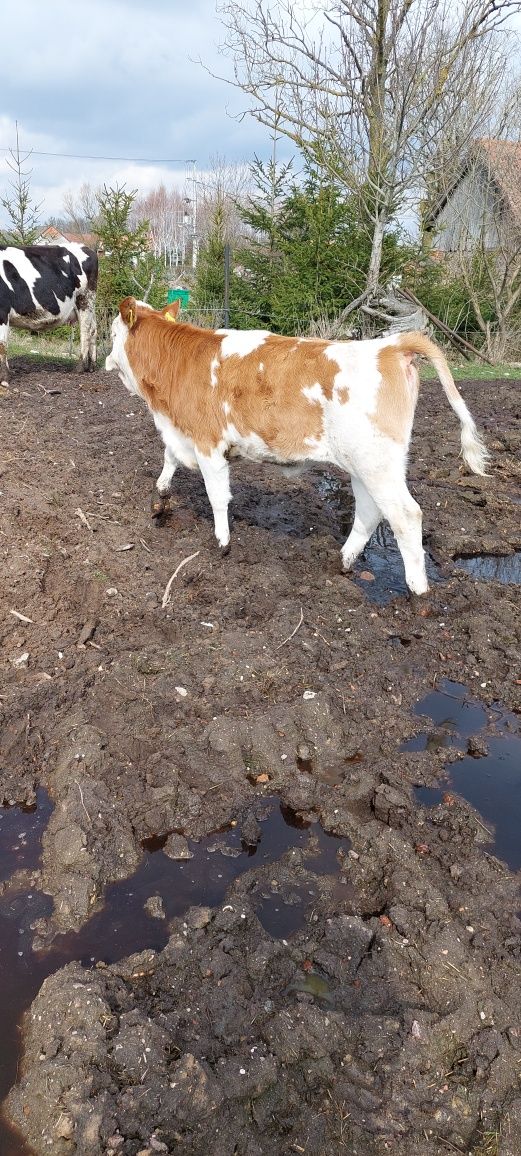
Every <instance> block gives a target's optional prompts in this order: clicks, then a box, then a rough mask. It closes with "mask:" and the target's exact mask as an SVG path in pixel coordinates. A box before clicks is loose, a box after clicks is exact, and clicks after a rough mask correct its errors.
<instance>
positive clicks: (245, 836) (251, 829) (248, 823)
mask: <svg viewBox="0 0 521 1156" xmlns="http://www.w3.org/2000/svg"><path fill="white" fill-rule="evenodd" d="M260 837H261V828H260V823H258V822H257V819H256V818H255V815H254V814H253V811H247V812H246V814H245V816H244V818H243V820H242V823H241V841H242V842H243V843H244V844H245V846H246V847H256V846H257V843H258V842H259V840H260Z"/></svg>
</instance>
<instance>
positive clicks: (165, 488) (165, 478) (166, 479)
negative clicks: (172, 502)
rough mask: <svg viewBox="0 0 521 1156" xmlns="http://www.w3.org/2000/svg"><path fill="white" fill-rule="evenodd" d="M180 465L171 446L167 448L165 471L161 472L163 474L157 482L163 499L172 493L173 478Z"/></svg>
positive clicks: (164, 463) (164, 462) (164, 461)
mask: <svg viewBox="0 0 521 1156" xmlns="http://www.w3.org/2000/svg"><path fill="white" fill-rule="evenodd" d="M178 465H179V462H178V460H177V458H176V456H175V454H174V453H173V451H172V450H171V449H170V446H165V456H164V459H163V469H162V470H161V473H160V475H159V477H158V479H157V482H156V489H157V490H158V492H159V493H160V494H161V497H162V498H164V497H166V495H167V494H169V493H170V486H171V484H172V478H173V476H174V474H175V471H176V469H177V467H178Z"/></svg>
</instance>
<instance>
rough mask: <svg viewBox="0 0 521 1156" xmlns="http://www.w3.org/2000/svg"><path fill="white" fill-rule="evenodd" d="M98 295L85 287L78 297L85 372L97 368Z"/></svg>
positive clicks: (77, 308)
mask: <svg viewBox="0 0 521 1156" xmlns="http://www.w3.org/2000/svg"><path fill="white" fill-rule="evenodd" d="M95 302H96V296H95V294H94V293H93V291H92V289H85V291H84V292H83V293H80V294H78V297H77V298H76V312H77V314H78V322H79V326H80V351H81V363H82V366H83V370H84V372H85V373H88V372H89V370H91V369H95V368H96V308H95Z"/></svg>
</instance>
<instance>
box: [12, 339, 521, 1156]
mask: <svg viewBox="0 0 521 1156" xmlns="http://www.w3.org/2000/svg"><path fill="white" fill-rule="evenodd" d="M12 370H13V371H12V385H11V390H10V393H9V395H8V396H6V397H3V398H2V399H1V400H0V407H1V412H0V490H1V522H0V553H1V560H2V582H1V588H0V608H1V613H0V630H1V642H2V648H1V664H2V665H1V675H2V676H1V686H0V725H1V733H0V800H3V803H4V805H5V806H9V807H11V808H12V807H13V806H14V805H15V804H16V805H17V806H20V805H21V804H25V805H26V806H31V805H34V803H35V801H38V804H39V808H41V807H42V806H45V807H47V810H46V811H41V810H40V811H39V812H38V813H40V814H41V815H44V816H45V823H42V826H43V837H42V852H41V860H40V861H39V863H37V864H36V865H33V867H32V868H31V869H30V870H29V869H28V868H27V867H25V868H23V867H22V868H21V869H19V870H18V871H15V872H14V873H11V875H10V877H9V878H7V879H6V882H5V883H4V884H3V894H2V896H0V900H1V904H3V905H4V906H3V907H1V906H0V912H1V911H2V910H3V909H4V908H6V905H7V906H8V905H9V904H11V907H12V905H13V904H14V903H15V901H16V902H18V905H19V907H20V906H21V907H22V908H23V909H24V910H26V911H30V910H32V908H31V907H30V903H29V899H30V901H31V903H32V902H33V899H34V896H39V897H40V899H41V905H40V907H38V905H37V907H36V917H35V918H31V920H30V922H29V924H28V925H27V926H26V933H27V936H28V937H29V938H30V939H31V940H32V946H31V950H30V958H31V960H34V961H35V962H34V968H36V971H35V972H34V974H35V975H36V974H40V975H41V977H43V975H46V974H48V973H50V972H52V973H53V974H50V975H49V978H47V979H46V980H45V982H44V983H43V986H42V987H41V990H40V991H39V994H38V995H36V991H37V987H38V984H37V983H36V982H34V983H33V988H32V990H31V985H30V984H29V983H28V985H27V991H28V996H27V999H26V1003H29V1000H30V998H32V997H33V996H35V998H34V1000H33V1002H32V1004H31V1007H30V1009H29V1010H28V1011H27V1014H26V1016H25V1019H24V1022H23V1045H24V1051H23V1057H22V1058H21V1059H20V1060H19V1061H18V1058H17V1056H16V1054H15V1052H16V1049H15V1046H14V1044H13V1045H12V1049H11V1050H12V1052H13V1055H12V1056H11V1060H12V1064H13V1070H12V1074H11V1080H12V1079H14V1077H15V1074H17V1077H18V1082H17V1083H16V1084H15V1086H14V1088H13V1090H12V1091H11V1093H10V1095H9V1097H8V1100H7V1102H6V1113H7V1116H8V1118H9V1120H10V1121H11V1124H12V1125H15V1126H16V1127H17V1128H19V1129H20V1131H21V1133H22V1134H23V1136H24V1137H25V1142H26V1144H27V1147H25V1146H24V1143H23V1142H22V1140H21V1138H20V1137H17V1136H16V1135H15V1133H9V1132H8V1130H7V1128H6V1127H5V1128H4V1132H3V1134H2V1135H3V1141H2V1143H3V1144H4V1149H3V1151H4V1153H6V1154H7V1153H9V1154H10V1156H18V1154H19V1153H22V1152H26V1151H27V1152H29V1151H32V1152H35V1153H38V1154H40V1153H47V1152H52V1153H53V1156H54V1154H56V1156H65V1154H69V1153H78V1154H82V1156H83V1154H85V1156H97V1154H98V1153H99V1154H100V1156H101V1154H103V1156H109V1154H114V1156H116V1154H118V1156H137V1154H138V1153H140V1154H141V1156H143V1154H145V1153H146V1154H147V1156H151V1154H152V1153H155V1152H163V1153H174V1152H175V1153H176V1154H177V1153H179V1154H182V1156H185V1154H186V1156H203V1154H204V1156H207V1154H209V1153H211V1154H212V1156H232V1154H234V1153H236V1154H237V1156H278V1154H281V1156H282V1154H284V1156H285V1154H286V1153H287V1154H290V1153H305V1154H306V1156H315V1154H316V1156H319V1154H320V1156H326V1154H328V1156H329V1154H332V1153H335V1154H336V1153H339V1154H342V1153H344V1152H345V1153H349V1154H352V1156H355V1154H356V1156H383V1154H384V1153H390V1152H392V1153H398V1154H399V1156H413V1154H414V1156H441V1154H445V1153H450V1152H464V1153H472V1154H473V1156H519V1154H520V1153H521V1086H520V1083H519V1077H520V1074H521V1067H520V1064H521V1035H520V1031H521V988H520V985H519V978H520V976H519V963H520V955H521V925H520V922H519V919H518V914H517V913H518V909H519V893H518V879H517V878H516V875H515V873H513V872H512V871H511V870H509V866H508V864H507V863H505V862H504V861H503V860H502V859H501V858H499V857H497V855H496V853H495V852H497V850H498V849H497V848H496V847H495V845H494V842H493V835H491V834H490V833H488V832H487V831H486V830H485V829H484V828H485V826H486V824H484V822H483V816H480V815H478V814H477V812H475V811H474V810H473V808H472V807H471V806H470V804H469V803H468V802H466V801H465V800H464V799H462V798H461V797H459V796H457V795H455V794H454V793H453V792H451V791H448V790H444V791H443V794H441V795H440V800H439V801H438V802H437V804H436V806H434V807H432V808H428V807H426V806H425V805H423V804H422V803H421V802H420V798H419V796H418V793H417V791H416V790H415V787H416V786H418V785H423V786H424V787H429V786H433V785H435V784H437V783H439V782H440V778H441V781H442V783H443V776H444V774H445V773H446V772H444V768H446V766H447V763H449V764H450V762H451V761H454V760H459V759H461V757H462V755H463V754H464V753H465V749H466V750H467V751H468V752H469V753H470V754H472V755H474V756H475V758H476V761H478V760H479V757H480V756H482V757H483V756H485V755H486V753H487V749H488V748H487V744H488V743H489V742H490V741H491V736H492V737H493V735H494V733H495V731H497V725H498V719H501V720H502V721H503V723H504V725H505V726H506V728H507V731H508V732H509V733H510V734H511V735H512V736H513V737H512V741H518V740H517V739H516V738H515V736H516V733H518V721H517V720H519V715H520V713H521V664H520V654H521V606H520V601H521V600H520V597H519V586H516V585H513V584H512V585H506V584H500V583H499V582H497V581H481V580H477V579H476V578H475V577H473V576H469V575H468V574H466V573H464V572H460V571H458V570H457V569H455V566H454V562H453V559H454V558H455V557H458V556H461V555H463V556H465V555H466V556H468V555H474V554H478V553H485V554H491V555H497V554H500V555H509V556H512V555H513V554H514V552H515V551H516V550H517V551H518V550H519V549H520V548H521V527H520V508H521V507H520V500H521V459H520V450H521V430H520V423H519V415H520V408H521V383H520V382H519V381H514V380H512V381H497V382H492V381H483V382H468V383H466V384H464V385H463V386H462V392H463V394H464V396H465V398H466V400H467V402H468V404H469V406H470V408H471V410H472V412H473V414H474V416H475V417H476V419H477V420H478V423H479V425H480V427H481V428H482V429H483V430H484V431H485V434H486V438H487V441H488V444H489V446H490V447H491V449H492V451H493V460H492V467H491V476H490V477H489V478H487V479H479V478H474V477H469V476H468V475H466V474H465V473H464V471H463V470H462V468H461V467H460V459H459V458H458V449H459V427H458V423H457V421H456V419H455V416H454V415H453V414H452V412H451V411H450V410H449V408H448V406H447V404H446V401H445V398H444V396H443V394H442V391H441V387H440V386H439V385H438V384H437V383H436V382H428V383H425V384H424V386H423V387H422V395H421V399H420V404H419V409H418V414H417V419H416V426H415V433H414V439H413V445H412V452H411V464H410V478H411V489H412V490H413V493H414V494H415V496H416V497H417V498H418V500H419V502H420V504H421V506H422V508H423V511H424V532H425V542H426V547H427V549H428V551H429V554H430V556H431V559H432V561H431V563H430V569H431V573H432V574H433V576H434V578H435V581H434V582H433V586H432V592H431V594H430V595H429V596H428V597H426V598H425V599H413V600H411V599H410V598H408V597H407V595H406V593H405V588H404V585H403V575H402V571H401V563H400V561H399V558H398V559H397V558H396V553H395V552H393V551H392V549H389V551H388V553H387V554H386V558H387V561H386V563H385V565H383V566H382V565H381V561H382V551H380V554H379V555H377V554H375V553H374V552H373V554H371V552H370V551H369V552H368V554H367V556H366V558H365V560H364V559H362V560H361V562H360V564H359V566H358V576H357V577H355V579H354V580H351V579H350V578H347V577H345V576H342V575H341V574H340V566H339V550H340V545H341V543H342V541H343V540H344V538H345V537H346V534H347V531H348V528H349V524H350V519H351V514H352V506H351V498H350V491H349V488H348V487H346V485H345V483H344V481H343V479H342V478H341V476H340V474H336V473H335V472H334V471H331V470H320V469H316V468H315V469H313V470H312V471H310V472H309V473H307V474H304V475H301V476H298V477H291V478H288V477H287V476H285V475H283V474H282V473H281V471H279V470H278V469H276V468H275V467H266V466H264V467H260V466H254V465H250V464H247V463H241V462H238V463H234V464H233V470H232V489H233V494H234V501H233V515H234V524H233V529H232V549H231V553H230V555H229V556H228V557H226V558H224V559H222V558H221V557H220V555H219V551H218V548H217V547H216V545H215V541H214V537H213V529H212V523H211V516H210V508H209V505H208V502H207V499H206V495H205V493H204V488H203V483H202V479H201V478H200V477H199V476H198V475H197V474H189V473H187V472H186V471H180V472H179V474H178V475H176V478H175V479H174V483H175V485H174V496H173V499H172V501H171V509H170V511H169V513H168V514H167V516H166V517H165V518H164V521H163V524H162V525H157V523H155V522H153V521H152V519H151V516H150V497H151V494H152V490H153V484H154V480H155V478H156V477H157V475H158V473H159V472H160V468H161V462H162V451H161V446H160V443H159V440H158V437H157V435H156V433H155V431H154V429H153V426H152V423H151V421H150V419H149V417H148V414H147V413H146V411H145V409H144V407H142V406H141V405H140V404H139V402H138V401H137V400H136V399H133V398H130V397H129V395H128V394H126V392H125V391H124V389H123V387H122V386H121V385H120V383H119V381H118V380H117V379H116V377H115V375H110V376H109V375H107V374H105V373H104V371H102V370H99V371H98V372H97V373H96V374H94V375H91V376H89V377H83V376H82V375H80V374H77V373H76V372H75V371H73V370H71V371H64V370H63V367H57V366H53V365H52V364H50V365H48V366H47V367H46V368H44V369H37V370H35V369H34V367H32V366H31V365H30V364H28V363H24V361H23V360H22V359H20V360H18V361H16V359H14V361H13V367H12ZM187 558H190V560H189V561H187V562H186V564H185V565H184V566H183V567H182V568H179V570H178V573H177V575H176V577H175V578H174V579H173V582H172V585H171V602H170V604H169V605H168V606H167V607H165V608H164V607H163V606H162V598H163V593H164V591H165V588H166V585H167V582H168V580H169V578H170V577H171V575H172V574H173V573H174V571H175V570H176V568H178V567H179V564H180V563H181V562H183V561H184V560H185V559H187ZM371 567H373V568H372V569H371ZM378 567H380V568H379V569H378ZM377 571H378V572H377ZM360 575H362V576H360ZM372 577H374V578H375V579H376V581H373V580H372ZM382 600H383V601H382ZM443 679H448V680H451V683H454V684H458V686H459V692H458V693H459V694H460V695H468V696H471V698H472V699H473V700H474V701H475V702H476V703H479V704H481V706H482V708H483V711H484V713H483V715H482V719H484V720H485V722H484V724H483V725H480V726H479V727H476V731H479V733H475V734H471V735H470V736H467V738H466V740H465V743H464V744H463V746H462V744H461V743H460V744H459V747H458V746H449V747H447V745H446V744H445V742H444V737H443V734H442V735H441V737H440V736H439V734H438V732H437V731H436V730H434V731H433V724H432V722H429V720H428V719H427V718H425V717H421V716H419V715H418V714H414V707H415V705H416V704H417V703H418V702H419V701H420V702H421V700H422V699H423V698H424V697H425V696H426V695H427V694H429V692H431V691H432V689H433V688H436V687H438V686H440V685H442V686H445V689H446V690H447V688H449V694H450V684H447V683H442V682H441V680H443ZM497 704H500V706H499V707H498V705H497ZM505 712H508V714H506V713H505ZM505 718H506V720H507V721H506V723H505ZM418 731H421V732H424V733H425V735H426V736H427V740H426V742H424V743H423V746H424V748H425V749H423V750H412V749H404V747H407V746H408V747H410V746H414V745H422V744H421V743H420V744H414V743H412V744H411V743H410V742H409V740H410V739H411V738H412V736H413V735H415V734H416V733H417V732H418ZM42 800H43V802H42ZM279 804H281V805H282V810H281V811H279ZM22 814H23V812H22V811H20V815H22ZM29 814H30V812H29ZM281 816H282V818H281ZM275 822H277V823H278V827H277V832H278V834H277V840H278V842H277V841H276V846H274V849H273V848H272V850H271V852H270V854H268V855H266V854H265V855H264V857H263V854H262V849H263V847H264V849H265V850H266V849H268V850H269V847H270V838H271V834H270V832H272V827H270V823H271V824H273V823H275ZM284 832H286V835H287V838H286V840H285V835H284ZM324 832H325V833H326V834H324ZM208 836H210V837H211V838H210V839H208ZM327 836H330V837H329V838H328V837H327ZM212 840H213V842H212ZM203 847H204V851H205V856H206V858H205V863H206V864H207V863H208V862H211V864H212V865H213V866H211V867H210V868H208V869H207V867H205V871H207V873H206V875H205V874H204V872H203V871H202V868H201V866H200V855H201V848H203ZM328 849H329V850H328ZM321 855H322V858H321ZM189 856H192V857H193V858H191V859H190V858H189ZM234 863H235V867H234V868H233V870H232V867H231V866H230V865H232V864H234ZM158 864H163V867H161V870H159V869H158V867H157V865H158ZM511 865H515V864H511ZM145 867H146V870H147V871H149V870H150V871H154V870H156V872H157V879H158V880H159V882H157V885H156V886H155V890H154V888H152V891H153V893H152V894H149V895H148V898H147V900H146V910H145V911H143V904H142V903H141V901H140V908H139V910H140V911H141V915H142V918H141V917H138V914H136V909H132V912H133V913H132V914H130V915H129V917H128V920H127V924H128V925H127V926H126V927H125V929H124V939H123V942H124V945H125V947H124V951H123V954H122V957H121V951H122V949H120V950H119V954H118V948H117V946H116V947H114V945H113V944H112V945H111V942H109V940H110V936H111V934H112V932H111V928H110V926H108V925H107V922H106V923H105V924H103V904H104V897H106V896H107V895H108V894H109V893H110V894H114V895H116V897H117V896H118V895H120V892H119V891H118V890H117V888H118V887H121V886H125V887H127V888H129V887H130V892H132V888H131V886H130V884H129V883H125V884H122V883H118V881H122V880H125V879H126V878H127V877H128V876H133V873H135V872H137V875H136V876H135V878H136V879H138V878H141V876H140V874H139V873H140V872H143V870H145ZM192 868H193V871H192ZM161 871H164V875H162V874H161ZM190 871H192V874H191V875H190V885H188V880H187V872H188V873H190ZM226 871H228V874H226ZM208 872H209V873H208ZM154 878H156V877H154ZM162 878H164V879H165V880H168V885H167V887H166V885H165V888H164V889H163V892H161V879H162ZM218 880H220V881H221V883H220V885H218ZM198 881H199V884H200V885H199V886H198ZM113 884H116V887H115V888H112V891H111V888H110V886H109V885H113ZM107 889H108V890H107ZM149 890H150V889H149ZM130 892H128V893H129V894H130ZM125 894H127V892H125ZM132 894H134V893H133V892H132ZM135 894H138V893H137V892H136V893H135ZM27 897H29V898H27ZM134 900H135V895H134ZM119 902H121V903H122V902H123V901H122V900H121V901H120V900H118V899H117V898H116V900H115V903H116V907H117V904H118V903H119ZM129 902H130V900H129ZM97 913H98V914H97ZM270 913H271V914H270ZM116 916H117V912H116V914H115V915H114V920H116ZM96 919H98V920H101V922H99V924H96V922H95V921H96ZM89 920H90V923H89V922H88V921H89ZM120 922H121V923H124V922H125V920H124V918H123V917H122V918H121V920H120ZM96 927H99V929H100V930H99V933H96V932H95V931H94V932H93V933H92V936H91V941H90V943H91V946H90V948H89V953H88V954H87V957H86V958H85V953H84V952H83V954H82V951H80V949H79V948H78V951H77V954H76V955H75V953H74V950H72V949H70V944H71V943H73V942H78V943H80V942H81V939H78V940H77V941H74V936H75V935H76V936H80V937H81V935H82V934H83V932H84V930H85V928H94V929H95V928H96ZM67 937H68V938H67ZM71 937H72V938H71ZM58 943H68V944H69V950H68V954H66V955H63V956H60V954H59V951H57V947H56V945H57V944H58ZM93 944H94V946H93ZM25 946H27V944H25ZM53 952H54V953H55V955H54V956H53ZM129 952H135V953H136V952H137V954H129ZM18 954H19V955H20V956H22V954H23V953H18ZM14 955H16V953H14ZM13 958H14V956H13ZM53 959H54V962H53ZM64 960H72V962H66V964H65V966H60V963H63V961H64ZM74 960H80V961H81V962H78V961H76V962H75V961H74ZM89 965H90V966H89ZM24 966H27V968H28V969H29V971H30V969H31V967H32V966H33V965H32V964H31V963H30V962H29V963H27V964H25V963H24ZM38 968H40V973H38ZM56 968H57V969H58V970H55V969H56ZM38 982H41V979H40V980H39V981H38ZM13 998H14V997H13Z"/></svg>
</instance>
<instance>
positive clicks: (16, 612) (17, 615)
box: [9, 610, 34, 625]
mask: <svg viewBox="0 0 521 1156" xmlns="http://www.w3.org/2000/svg"><path fill="white" fill-rule="evenodd" d="M9 613H10V614H14V616H15V618H19V619H20V622H30V623H31V625H32V624H33V622H34V619H33V618H28V617H27V614H20V611H19V610H10V611H9Z"/></svg>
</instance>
